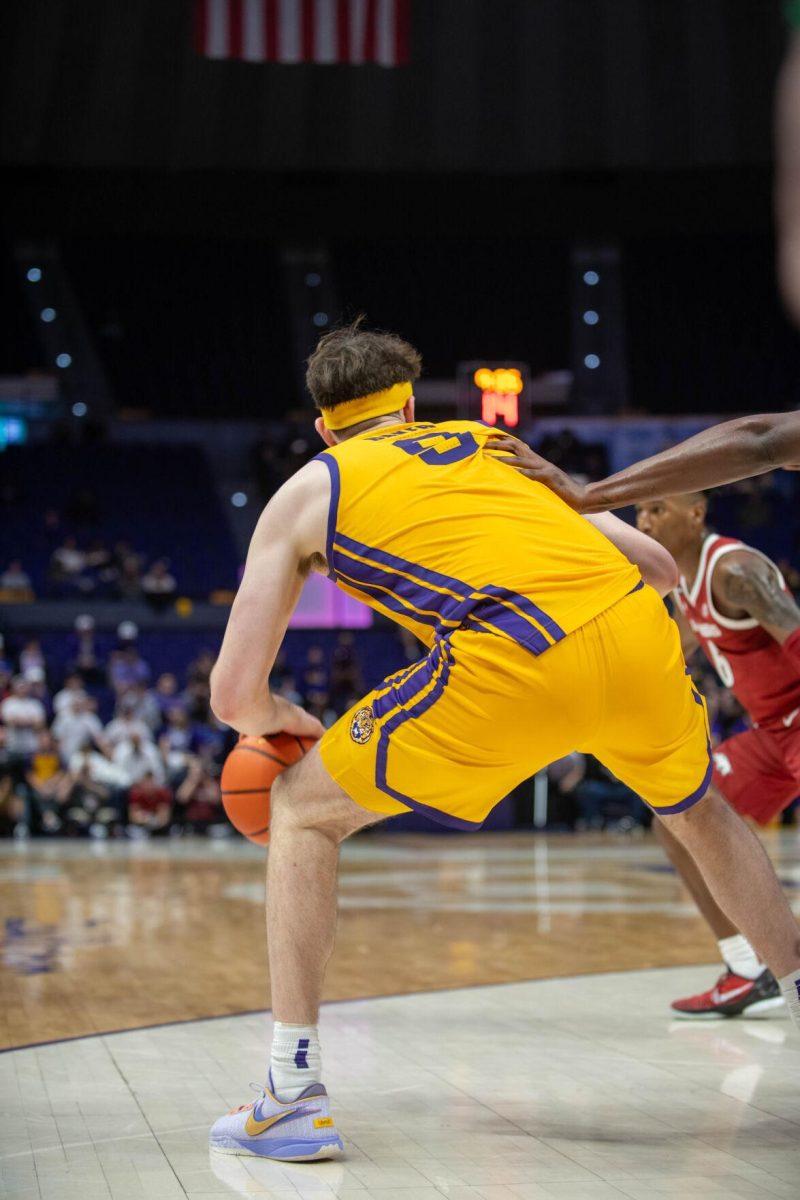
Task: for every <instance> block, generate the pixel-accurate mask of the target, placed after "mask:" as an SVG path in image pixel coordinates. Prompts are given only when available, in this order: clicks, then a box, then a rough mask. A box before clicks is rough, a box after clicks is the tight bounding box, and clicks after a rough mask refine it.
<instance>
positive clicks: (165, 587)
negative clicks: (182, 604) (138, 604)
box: [142, 558, 178, 610]
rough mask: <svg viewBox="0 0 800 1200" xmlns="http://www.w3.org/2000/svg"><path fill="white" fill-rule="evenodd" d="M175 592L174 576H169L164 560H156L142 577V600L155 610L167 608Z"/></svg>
mask: <svg viewBox="0 0 800 1200" xmlns="http://www.w3.org/2000/svg"><path fill="white" fill-rule="evenodd" d="M177 590H178V584H177V581H176V579H175V576H174V575H170V572H169V564H168V562H167V560H166V559H165V558H159V559H157V561H156V562H154V563H153V565H152V566H151V567H150V568H149V570H148V571H147V573H146V574H145V575H143V576H142V592H143V594H144V598H145V600H147V601H148V603H149V604H150V605H151V606H152V607H153V608H155V609H156V610H160V609H164V608H167V607H168V606H169V604H170V603H171V602H172V598H173V596H174V595H175V593H176V591H177Z"/></svg>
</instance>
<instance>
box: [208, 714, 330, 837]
mask: <svg viewBox="0 0 800 1200" xmlns="http://www.w3.org/2000/svg"><path fill="white" fill-rule="evenodd" d="M314 741H315V739H314V738H309V737H296V736H295V735H294V734H293V733H274V734H271V735H270V736H269V737H247V736H246V735H242V737H241V738H240V739H239V741H238V742H237V744H236V745H235V746H234V748H233V749H232V750H231V752H230V754H229V755H228V757H227V758H226V760H225V765H224V767H223V768H222V803H223V805H224V807H225V812H226V813H227V816H228V820H229V821H230V823H231V825H233V827H234V829H238V831H239V833H243V834H244V836H245V837H246V838H248V839H249V841H251V842H255V843H256V845H257V846H265V845H266V844H267V842H268V841H269V794H270V791H271V789H272V784H273V783H274V781H275V779H277V777H278V775H280V773H281V771H285V770H286V768H287V767H290V766H291V765H292V763H296V762H297V760H298V759H300V758H302V757H303V755H304V754H305V753H306V752H307V751H308V750H310V749H311V747H312V746H313V745H314Z"/></svg>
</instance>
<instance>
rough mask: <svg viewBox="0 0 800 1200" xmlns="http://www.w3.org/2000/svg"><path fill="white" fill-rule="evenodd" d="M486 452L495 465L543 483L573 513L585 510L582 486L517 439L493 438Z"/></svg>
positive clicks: (585, 499)
mask: <svg viewBox="0 0 800 1200" xmlns="http://www.w3.org/2000/svg"><path fill="white" fill-rule="evenodd" d="M489 449H490V452H491V453H492V455H493V456H494V457H495V458H497V460H498V462H502V463H506V464H507V465H508V466H509V467H513V468H514V470H516V471H519V472H520V474H521V475H524V476H525V477H526V478H527V479H532V480H533V481H534V482H535V483H543V484H544V485H545V487H549V488H550V490H551V491H553V492H555V494H556V495H557V496H560V497H561V499H562V500H564V501H565V502H566V503H567V504H568V505H569V506H570V508H574V509H575V511H576V512H579V513H582V512H585V511H586V510H587V492H586V487H585V485H584V484H582V483H578V481H577V480H575V479H573V478H572V477H571V476H570V475H567V473H566V472H565V471H562V470H561V468H560V467H556V466H553V464H552V463H551V462H548V461H547V459H546V458H542V456H541V455H540V454H537V453H536V451H535V450H531V448H530V446H526V445H525V443H524V442H521V441H520V440H519V438H515V437H510V436H508V435H504V436H501V437H497V438H493V439H492V441H491V443H490V446H489Z"/></svg>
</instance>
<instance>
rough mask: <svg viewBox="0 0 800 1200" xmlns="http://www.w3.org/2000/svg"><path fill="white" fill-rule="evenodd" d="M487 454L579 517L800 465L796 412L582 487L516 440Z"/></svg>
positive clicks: (685, 445)
mask: <svg viewBox="0 0 800 1200" xmlns="http://www.w3.org/2000/svg"><path fill="white" fill-rule="evenodd" d="M492 449H494V450H496V451H497V452H498V453H499V454H506V455H507V457H505V458H503V460H502V461H504V462H507V463H508V465H509V466H511V467H516V469H517V470H518V471H521V472H522V474H523V475H526V476H527V477H528V478H529V479H534V480H536V481H537V482H538V483H544V484H546V485H547V487H549V488H551V489H552V490H553V491H554V492H556V494H557V495H559V496H560V497H561V498H562V500H566V502H567V504H569V505H570V506H571V507H572V508H574V509H576V510H577V511H578V512H582V513H596V512H604V511H605V510H606V509H613V508H624V507H625V505H626V504H639V503H641V502H643V501H645V500H660V499H662V498H663V497H664V496H677V495H680V494H681V493H683V492H699V491H704V490H705V489H706V488H712V487H718V486H719V485H720V484H723V483H732V482H733V481H734V480H736V479H746V478H749V477H750V476H751V475H763V474H764V472H765V471H772V470H774V469H775V468H776V467H789V468H793V467H797V466H798V464H800V412H791V413H766V414H764V415H763V416H755V417H738V418H737V419H736V420H734V421H724V422H723V423H722V424H720V425H713V426H712V427H711V428H710V429H704V430H703V431H702V433H698V434H695V436H694V437H691V438H689V439H688V440H687V441H685V442H679V443H678V445H677V446H673V447H671V449H669V450H664V451H663V452H662V453H661V454H656V455H654V456H653V457H652V458H646V459H644V460H643V461H642V462H639V463H634V464H633V466H630V467H626V468H625V470H624V471H618V472H617V474H616V475H610V476H609V477H608V478H607V479H601V480H600V481H599V482H598V483H588V484H581V483H577V482H576V481H575V480H574V479H571V478H570V476H569V475H566V474H565V473H564V472H563V471H561V470H559V468H558V467H554V466H553V465H552V463H549V462H547V461H546V459H544V458H541V457H540V456H539V455H538V454H535V453H534V451H533V450H530V449H529V448H528V447H527V446H526V445H525V444H524V442H520V441H517V439H516V438H509V437H505V438H498V439H497V440H496V441H493V443H492Z"/></svg>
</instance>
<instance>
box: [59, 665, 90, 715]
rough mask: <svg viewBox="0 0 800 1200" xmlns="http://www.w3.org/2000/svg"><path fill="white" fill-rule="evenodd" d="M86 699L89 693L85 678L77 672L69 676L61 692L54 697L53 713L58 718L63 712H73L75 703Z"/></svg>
mask: <svg viewBox="0 0 800 1200" xmlns="http://www.w3.org/2000/svg"><path fill="white" fill-rule="evenodd" d="M84 697H87V692H86V689H85V688H84V686H83V677H82V676H81V675H79V674H78V673H77V671H76V672H75V673H74V674H72V675H68V676H67V678H66V679H65V680H64V686H63V688H62V689H61V691H60V692H56V694H55V696H54V697H53V712H54V713H55V714H56V716H60V715H61V713H62V712H71V711H72V709H73V707H74V704H75V701H76V700H80V699H83V698H84Z"/></svg>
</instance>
